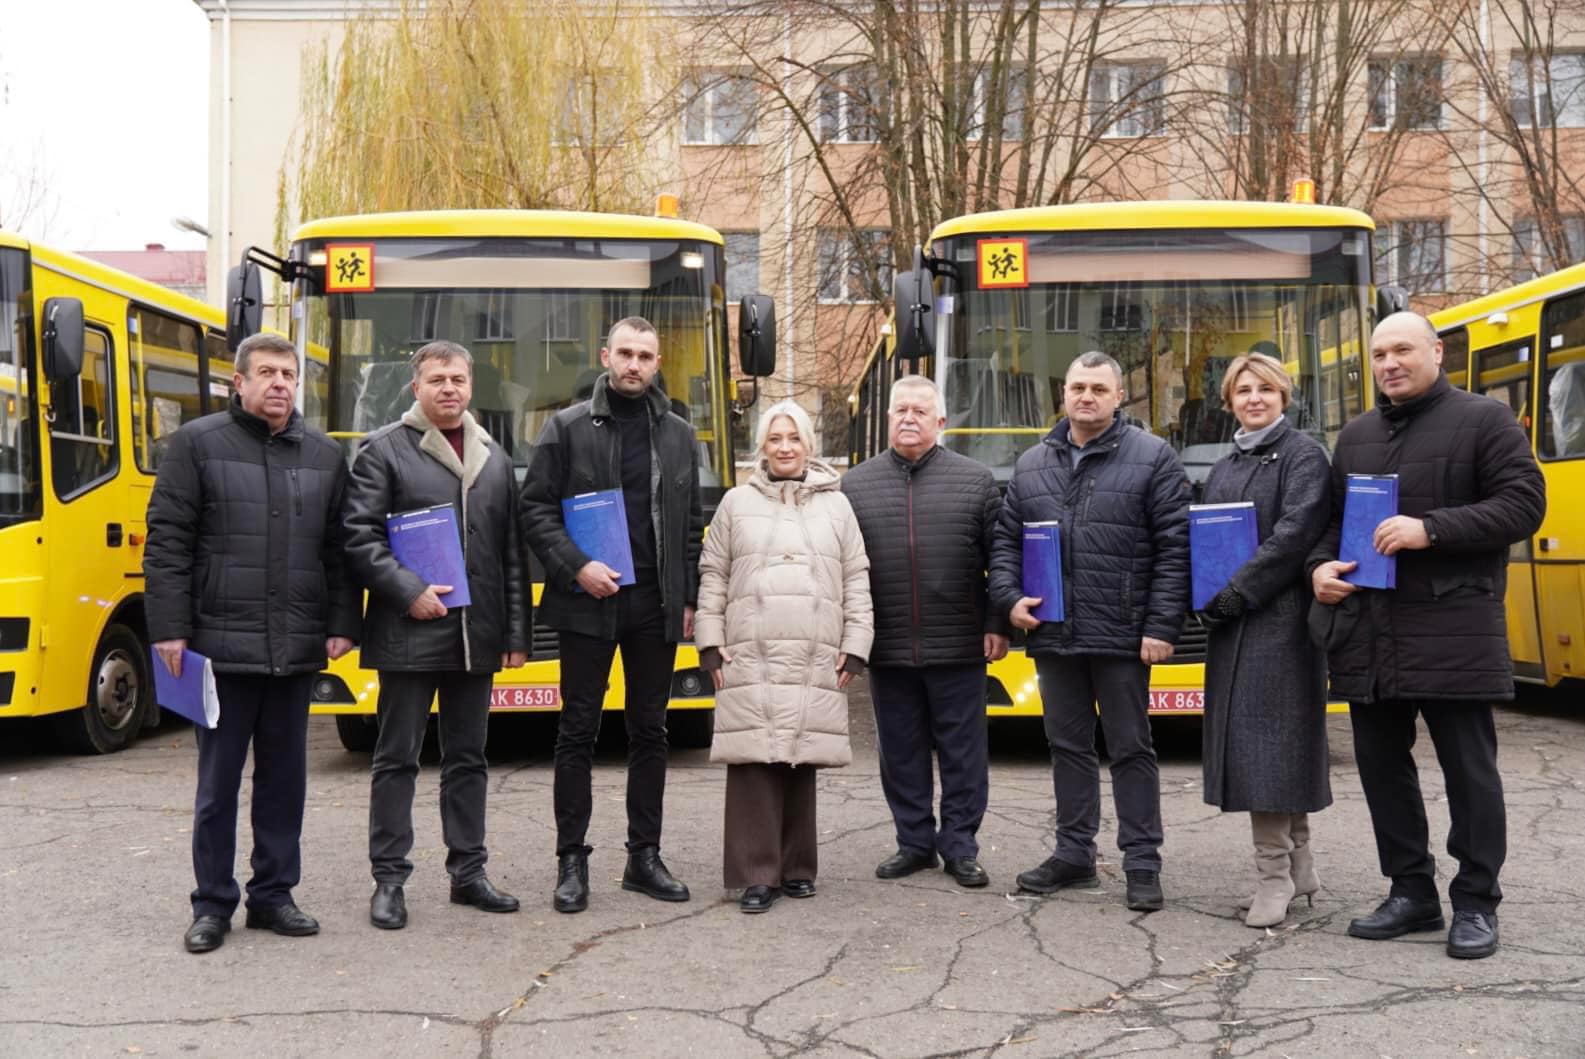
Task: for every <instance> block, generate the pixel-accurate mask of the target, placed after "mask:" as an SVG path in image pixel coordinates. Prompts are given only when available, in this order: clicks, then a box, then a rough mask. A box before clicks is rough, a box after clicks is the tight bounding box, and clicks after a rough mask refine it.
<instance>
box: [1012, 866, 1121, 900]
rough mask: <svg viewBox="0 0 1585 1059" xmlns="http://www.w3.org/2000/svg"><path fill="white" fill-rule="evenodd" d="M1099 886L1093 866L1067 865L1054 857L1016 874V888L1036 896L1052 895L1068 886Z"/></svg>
mask: <svg viewBox="0 0 1585 1059" xmlns="http://www.w3.org/2000/svg"><path fill="white" fill-rule="evenodd" d="M1099 885H1101V880H1100V879H1098V878H1096V877H1095V865H1093V864H1091V865H1089V866H1088V867H1086V866H1085V865H1082V864H1069V863H1068V862H1067V861H1065V860H1058V859H1057V858H1055V857H1047V858H1046V860H1045V861H1044V862H1043V863H1042V864H1041V865H1040V867H1038V868H1031V869H1029V870H1028V871H1024V872H1019V873H1018V888H1019V889H1020V890H1028V891H1029V892H1030V893H1036V894H1054V893H1056V892H1057V891H1058V890H1066V889H1067V888H1068V887H1070V886H1099Z"/></svg>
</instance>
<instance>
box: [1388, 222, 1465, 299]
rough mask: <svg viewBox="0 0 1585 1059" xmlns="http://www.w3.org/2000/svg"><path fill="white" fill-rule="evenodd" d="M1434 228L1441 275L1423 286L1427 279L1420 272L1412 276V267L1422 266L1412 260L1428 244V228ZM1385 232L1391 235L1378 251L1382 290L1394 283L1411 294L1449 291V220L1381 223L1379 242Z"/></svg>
mask: <svg viewBox="0 0 1585 1059" xmlns="http://www.w3.org/2000/svg"><path fill="white" fill-rule="evenodd" d="M1430 225H1435V226H1436V231H1435V235H1436V239H1437V242H1438V244H1439V249H1440V251H1441V263H1440V271H1441V274H1440V275H1433V276H1429V277H1428V278H1429V279H1430V280H1431V282H1430V283H1422V282H1421V280H1422V279H1424V278H1427V277H1426V276H1423V275H1422V274H1421V273H1419V272H1413V273H1411V269H1410V265H1412V264H1418V263H1419V262H1414V261H1411V260H1410V256H1411V255H1413V254H1414V253H1415V250H1416V248H1417V247H1418V246H1419V245H1420V244H1421V243H1423V242H1424V240H1425V236H1426V235H1427V234H1429V227H1428V226H1430ZM1383 229H1385V230H1386V232H1387V233H1388V235H1389V237H1390V240H1389V241H1388V243H1387V244H1386V246H1385V247H1382V248H1379V249H1377V251H1376V261H1375V264H1376V284H1377V285H1378V286H1384V285H1386V284H1389V283H1392V284H1396V285H1398V286H1400V287H1404V288H1407V289H1408V291H1409V292H1410V293H1411V294H1438V293H1442V292H1445V291H1446V290H1447V289H1448V281H1447V244H1448V224H1447V219H1446V218H1444V217H1403V218H1400V219H1398V220H1395V221H1388V222H1386V223H1378V224H1377V226H1376V233H1377V238H1378V239H1379V238H1380V236H1381V233H1382V231H1383ZM1383 273H1385V275H1384V274H1383Z"/></svg>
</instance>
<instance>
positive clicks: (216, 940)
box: [182, 916, 231, 952]
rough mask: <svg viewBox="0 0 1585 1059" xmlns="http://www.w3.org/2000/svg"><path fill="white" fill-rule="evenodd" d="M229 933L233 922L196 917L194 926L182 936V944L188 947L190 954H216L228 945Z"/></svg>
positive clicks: (217, 918) (210, 917)
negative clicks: (219, 949) (223, 946)
mask: <svg viewBox="0 0 1585 1059" xmlns="http://www.w3.org/2000/svg"><path fill="white" fill-rule="evenodd" d="M229 933H231V920H229V919H222V918H221V917H219V916H196V917H194V919H193V925H192V926H190V927H188V928H187V933H186V934H185V935H183V936H182V944H183V945H185V946H187V951H188V952H214V951H215V950H216V949H218V948H220V946H222V945H224V944H225V943H226V935H227V934H229Z"/></svg>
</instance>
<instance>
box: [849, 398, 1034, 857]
mask: <svg viewBox="0 0 1585 1059" xmlns="http://www.w3.org/2000/svg"><path fill="white" fill-rule="evenodd" d="M887 420H888V427H889V430H890V434H889V437H890V440H891V448H889V449H887V450H886V451H885V452H883V453H881V454H880V455H879V456H876V457H874V458H873V459H869V460H865V461H864V462H863V463H861V464H859V465H858V466H857V467H855V468H853V469H852V470H851V471H849V472H848V473H847V474H846V475H844V476H843V479H842V492H843V493H845V494H846V495H847V498H848V500H849V501H850V502H851V503H852V505H853V511H854V514H856V515H857V516H858V520H859V528H860V530H861V531H862V532H863V534H864V549H865V551H866V552H868V553H869V557H870V597H871V599H872V600H873V601H874V604H875V644H874V646H873V647H872V648H871V650H870V694H871V698H872V699H873V700H874V704H875V732H876V736H877V738H878V739H879V741H880V752H881V788H882V789H883V790H884V791H885V792H886V804H887V805H888V806H889V807H890V808H891V811H892V820H893V821H894V822H895V823H896V825H897V852H896V853H895V854H893V855H892V856H891V857H889V858H888V859H887V860H885V861H884V862H882V863H881V865H880V866H879V867H877V868H876V869H875V874H876V875H878V876H879V877H880V878H882V879H896V878H900V877H902V876H904V875H910V874H912V873H913V872H916V871H919V870H920V869H922V868H930V867H934V866H935V864H936V855H937V853H939V854H940V855H941V857H942V859H943V860H944V861H945V863H946V870H947V873H948V874H950V875H951V876H952V877H953V878H954V879H956V880H957V882H958V884H959V885H961V886H984V885H985V884H986V883H987V882H989V881H990V880H989V878H988V877H987V875H986V874H985V869H984V868H982V867H980V864H979V859H978V858H979V843H978V841H977V840H976V838H975V836H976V834H977V833H978V832H979V829H980V822H981V821H982V820H983V819H984V818H985V805H986V801H987V798H988V797H989V793H990V779H989V759H988V756H987V754H988V751H987V746H986V732H985V663H986V662H987V661H995V660H996V659H998V658H1001V657H1002V656H1004V655H1006V654H1007V625H1006V622H1005V621H1004V620H1003V619H1002V617H1001V615H1000V614H998V613H996V612H994V611H992V610H991V608H990V607H989V606H988V604H987V600H986V595H985V567H986V563H987V561H988V560H989V558H990V545H991V532H992V529H993V528H994V526H995V524H996V511H997V508H998V506H999V505H1000V502H1001V501H1000V498H999V497H998V496H997V492H996V481H995V479H994V478H993V477H992V476H991V472H990V471H989V470H988V469H986V468H985V467H984V466H983V465H981V464H979V463H976V462H975V461H974V460H971V459H969V458H968V457H966V456H960V455H958V454H957V453H955V452H952V451H951V450H949V449H944V448H941V447H940V446H938V445H937V444H936V437H937V436H938V435H939V434H940V432H941V428H942V427H943V426H944V425H945V424H946V419H945V417H944V415H943V409H942V407H941V394H940V392H939V391H938V390H937V389H936V384H935V383H933V382H931V381H930V380H929V379H927V378H925V377H924V376H922V375H906V376H904V377H903V378H900V379H898V380H897V381H896V382H894V383H893V384H892V391H891V408H890V410H889V411H888V412H887ZM932 750H933V751H934V752H935V757H936V759H937V760H938V761H939V762H940V767H941V825H940V828H939V829H937V827H936V818H935V812H934V809H935V805H934V802H935V792H934V790H933V787H934V784H933V782H932V772H933V769H934V765H933V763H932V761H931V751H932Z"/></svg>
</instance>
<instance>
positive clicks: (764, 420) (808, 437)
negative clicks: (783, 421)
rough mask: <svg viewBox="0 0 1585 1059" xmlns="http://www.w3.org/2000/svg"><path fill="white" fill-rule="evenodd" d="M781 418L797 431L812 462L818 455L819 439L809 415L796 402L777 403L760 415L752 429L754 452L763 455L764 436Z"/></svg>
mask: <svg viewBox="0 0 1585 1059" xmlns="http://www.w3.org/2000/svg"><path fill="white" fill-rule="evenodd" d="M782 416H786V417H787V418H788V419H791V420H792V424H793V427H794V428H795V429H796V430H797V431H798V437H799V438H800V439H802V440H803V443H804V449H805V450H806V451H807V452H808V453H809V458H810V459H811V460H812V459H814V458H815V457H817V456H819V455H820V438H819V435H817V434H816V433H815V425H814V422H813V421H812V420H811V419H810V418H809V413H808V412H805V411H804V406H803V405H801V404H799V403H798V402H797V401H779V402H777V403H776V404H773V405H771V406H770V407H769V408H767V409H765V411H764V412H762V413H761V414H760V417H759V423H758V424H757V425H756V426H755V427H754V452H755V454H756V455H763V454H764V451H765V435H767V434H769V433H770V425H771V423H773V422H775V421H776V420H777V419H779V418H781V417H782Z"/></svg>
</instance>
